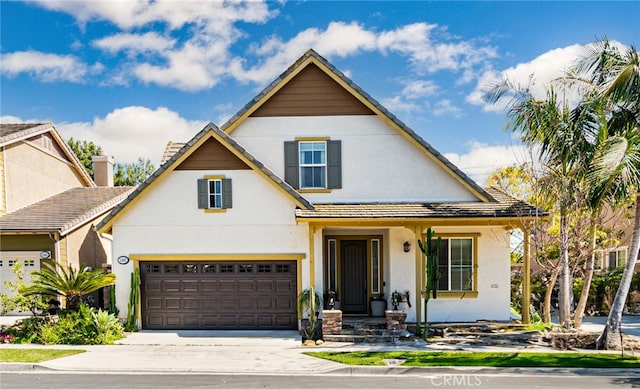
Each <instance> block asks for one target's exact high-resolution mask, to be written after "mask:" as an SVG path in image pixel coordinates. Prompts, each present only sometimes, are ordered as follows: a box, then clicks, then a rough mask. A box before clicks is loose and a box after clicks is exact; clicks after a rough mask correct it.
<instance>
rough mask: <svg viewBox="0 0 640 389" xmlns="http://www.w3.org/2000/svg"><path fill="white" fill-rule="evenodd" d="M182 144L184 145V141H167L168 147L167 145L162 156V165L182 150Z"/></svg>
mask: <svg viewBox="0 0 640 389" xmlns="http://www.w3.org/2000/svg"><path fill="white" fill-rule="evenodd" d="M182 146H184V143H178V142H172V141H169V142H168V143H167V147H165V149H164V153H162V158H161V159H160V165H164V163H165V162H167V161H168V160H170V159H171V157H173V156H174V155H175V153H177V152H178V151H180V149H181V148H182Z"/></svg>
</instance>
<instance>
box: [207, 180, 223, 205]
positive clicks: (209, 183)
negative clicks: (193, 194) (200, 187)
mask: <svg viewBox="0 0 640 389" xmlns="http://www.w3.org/2000/svg"><path fill="white" fill-rule="evenodd" d="M215 182H217V183H218V184H219V185H218V188H219V192H217V193H215V192H214V193H212V192H211V183H215ZM212 196H215V197H216V198H218V199H219V201H218V206H215V204H213V206H212V204H211V199H212ZM207 200H208V204H209V209H222V179H221V178H210V179H209V180H208V182H207Z"/></svg>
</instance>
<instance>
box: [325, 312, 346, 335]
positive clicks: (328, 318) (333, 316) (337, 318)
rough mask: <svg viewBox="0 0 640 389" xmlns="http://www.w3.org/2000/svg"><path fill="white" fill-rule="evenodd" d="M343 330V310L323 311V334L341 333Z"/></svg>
mask: <svg viewBox="0 0 640 389" xmlns="http://www.w3.org/2000/svg"><path fill="white" fill-rule="evenodd" d="M341 332H342V311H340V310H323V311H322V335H340V333H341Z"/></svg>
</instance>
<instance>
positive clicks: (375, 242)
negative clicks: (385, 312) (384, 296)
mask: <svg viewBox="0 0 640 389" xmlns="http://www.w3.org/2000/svg"><path fill="white" fill-rule="evenodd" d="M380 292H381V290H380V240H379V239H371V293H374V294H377V293H380Z"/></svg>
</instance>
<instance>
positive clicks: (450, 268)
mask: <svg viewBox="0 0 640 389" xmlns="http://www.w3.org/2000/svg"><path fill="white" fill-rule="evenodd" d="M433 244H435V240H434V241H433ZM474 261H475V258H474V239H473V238H442V242H441V243H440V250H439V251H438V272H439V273H440V279H439V281H438V290H439V291H456V292H461V291H472V290H475V287H476V286H475V285H474V275H473V271H474Z"/></svg>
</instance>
